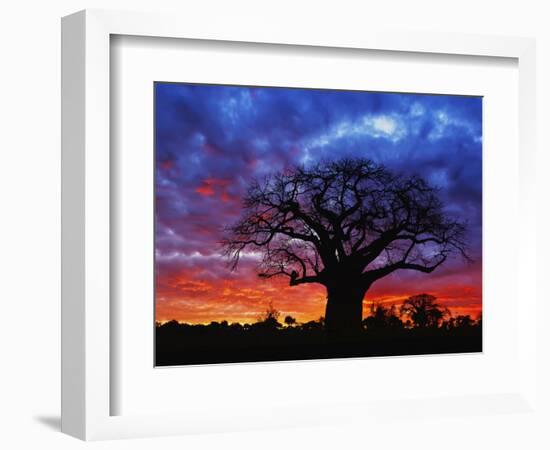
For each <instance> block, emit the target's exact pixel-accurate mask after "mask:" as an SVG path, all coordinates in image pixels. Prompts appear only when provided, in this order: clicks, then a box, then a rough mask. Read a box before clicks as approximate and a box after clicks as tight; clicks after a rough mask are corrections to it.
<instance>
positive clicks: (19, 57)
mask: <svg viewBox="0 0 550 450" xmlns="http://www.w3.org/2000/svg"><path fill="white" fill-rule="evenodd" d="M547 3H548V2H545V1H542V0H541V1H535V0H521V1H520V0H516V1H509V2H503V1H502V0H500V1H499V0H495V1H493V0H486V1H483V2H482V1H479V0H460V1H447V2H445V1H442V0H433V1H432V0H414V1H410V0H402V1H401V0H386V1H383V2H382V1H376V2H375V1H372V0H360V1H347V0H339V1H330V2H326V4H325V3H324V2H321V1H320V0H317V1H311V2H310V1H302V2H298V1H297V0H289V1H283V0H279V1H276V2H275V1H273V2H269V3H267V2H260V1H258V0H256V1H254V0H251V1H247V0H231V1H219V2H216V1H213V0H212V1H210V0H200V1H196V2H195V1H185V0H175V1H170V0H156V1H154V2H153V1H152V0H148V1H144V0H132V1H131V0H110V1H106V0H88V1H81V0H72V1H69V0H53V1H49V2H45V1H38V0H19V1H15V0H11V1H9V2H4V3H3V4H2V8H1V9H0V47H1V51H0V58H1V59H0V61H1V67H0V80H1V82H0V143H1V147H0V198H1V201H2V211H3V214H2V220H0V301H1V302H2V306H3V308H2V310H1V315H0V317H1V318H2V320H1V322H0V349H1V353H0V365H1V370H0V447H1V448H6V449H17V448H45V447H47V448H50V447H51V448H60V449H72V448H81V447H83V446H84V445H86V444H84V443H82V442H80V441H77V440H74V439H72V438H69V437H67V436H65V435H62V434H61V433H59V395H60V389H59V372H60V371H59V359H60V351H59V347H60V333H59V329H60V321H59V317H60V279H59V277H60V270H59V265H60V260H59V244H60V233H59V226H60V220H59V213H60V207H59V204H60V195H59V194H60V182H59V180H60V170H59V166H60V17H61V16H63V15H66V14H69V13H72V12H74V11H77V10H79V9H83V8H90V7H91V8H106V9H109V8H111V9H131V10H142V11H158V10H163V11H179V12H180V13H184V14H193V15H196V17H197V20H204V21H208V20H209V17H211V16H212V15H222V16H226V17H227V20H228V21H235V22H236V26H238V25H237V22H238V20H254V17H267V18H268V20H271V21H274V22H276V23H280V24H281V27H285V26H291V25H295V26H302V27H303V28H305V29H307V27H308V24H311V23H322V24H326V26H327V28H328V27H330V28H332V29H334V28H336V29H337V28H338V27H357V28H359V29H361V28H366V27H369V25H370V24H376V25H378V26H380V24H381V23H384V24H387V26H388V27H389V28H392V29H406V30H425V31H459V32H472V33H480V34H502V35H521V36H532V37H537V39H538V58H539V59H538V64H539V67H538V99H539V104H538V112H539V120H538V122H539V125H538V128H539V136H538V140H539V147H538V148H539V163H538V169H539V175H538V178H539V183H540V185H539V199H538V200H539V201H538V203H539V205H540V207H541V213H540V216H541V217H540V219H541V220H540V223H539V240H540V247H541V251H540V253H539V266H538V268H539V276H540V278H541V279H542V280H544V279H546V277H548V271H549V269H550V266H549V265H548V264H547V263H546V262H545V261H544V259H545V258H543V255H544V254H545V251H546V252H547V251H549V250H550V246H549V238H548V236H545V234H544V231H545V230H548V229H549V218H550V215H549V205H550V201H549V200H548V194H550V177H549V176H548V175H547V173H546V172H547V171H548V170H549V169H550V156H549V153H550V152H549V150H550V133H549V132H548V128H549V124H550V25H549V24H550V11H548V10H546V9H545V8H548V5H547ZM541 284H542V283H541ZM539 289H541V292H542V290H543V289H544V286H540V287H539ZM543 297H544V295H542V296H541V298H543ZM546 297H549V296H548V295H547V294H546ZM549 301H550V299H549ZM542 307H543V308H544V310H543V311H542V313H541V314H539V318H540V325H544V322H543V321H544V320H546V318H548V317H550V314H549V313H548V312H549V311H550V308H549V307H548V306H547V305H546V304H544V305H542ZM548 329H550V326H549V327H543V326H541V327H540V336H541V342H542V344H541V346H540V347H541V348H539V353H540V355H541V358H540V362H541V374H542V376H543V379H542V380H541V381H542V383H541V384H542V385H543V390H542V391H541V400H543V401H544V402H545V404H546V405H549V406H550V396H549V395H548V391H549V390H548V388H546V387H544V384H548V380H550V375H549V374H550V370H549V368H550V367H549V363H548V361H549V359H550V351H549V349H550V345H549V344H550V333H549V331H548ZM405 377H406V375H404V379H405ZM547 409H550V408H548V407H547ZM548 423H550V419H548V417H546V418H545V419H542V418H541V419H540V420H538V421H535V420H533V418H532V417H529V416H517V417H516V416H513V415H502V416H497V417H478V418H457V419H455V420H450V419H440V420H430V421H429V422H427V421H420V420H417V419H415V418H411V419H410V421H409V420H407V421H403V423H402V424H399V425H398V426H396V425H395V424H393V425H391V426H390V425H388V426H386V427H384V426H383V425H382V426H380V425H378V426H377V428H376V430H374V429H372V428H370V427H369V424H365V426H364V427H361V428H360V429H358V428H357V426H356V425H355V426H354V427H342V426H339V427H333V428H328V429H327V428H325V429H315V428H310V429H295V430H281V431H277V432H273V431H271V432H254V433H248V434H242V433H241V434H239V433H234V434H229V435H209V436H190V437H189V436H188V437H180V438H163V439H160V440H139V441H117V442H100V443H94V444H88V445H93V446H94V447H95V448H102V449H104V448H106V449H111V448H113V449H117V448H130V447H131V448H136V449H141V448H151V447H152V446H161V447H164V448H184V447H186V448H192V449H210V448H212V449H214V448H229V449H233V448H242V449H249V448H250V449H252V448H254V449H256V448H262V449H272V448H273V449H275V448H280V447H288V448H300V447H305V446H307V447H309V448H321V449H324V448H327V449H328V448H331V449H332V448H334V447H339V448H344V447H350V446H353V447H361V448H369V447H377V448H404V447H405V446H406V447H408V448H417V447H418V448H425V447H426V445H428V444H432V445H434V447H438V448H445V449H455V448H456V449H458V448H465V447H466V446H472V448H482V446H483V445H487V446H491V448H499V449H507V448H510V449H512V448H528V449H536V448H549V447H550V435H548V434H546V433H545V432H544V427H545V426H547V425H548ZM419 430H420V433H421V434H422V435H423V437H422V438H421V439H420V438H418V437H417V436H418V433H419ZM430 435H432V436H433V437H432V438H430Z"/></svg>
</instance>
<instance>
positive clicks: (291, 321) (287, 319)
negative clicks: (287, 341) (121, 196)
mask: <svg viewBox="0 0 550 450" xmlns="http://www.w3.org/2000/svg"><path fill="white" fill-rule="evenodd" d="M285 324H286V325H287V326H289V327H291V326H293V325H296V319H295V318H294V317H292V316H286V317H285Z"/></svg>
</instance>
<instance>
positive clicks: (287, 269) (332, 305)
mask: <svg viewBox="0 0 550 450" xmlns="http://www.w3.org/2000/svg"><path fill="white" fill-rule="evenodd" d="M464 230H465V228H464V224H462V223H460V222H458V221H456V220H453V219H452V218H451V217H448V216H447V215H446V214H445V212H444V210H443V205H442V203H441V201H440V200H439V198H438V192H437V190H436V189H435V188H433V187H431V186H430V185H429V184H428V183H427V182H426V181H424V180H423V179H422V178H420V177H417V176H411V177H404V176H398V175H395V174H392V173H391V172H390V171H388V170H387V169H386V168H385V167H383V166H381V165H378V164H375V163H374V162H372V161H370V160H367V159H344V160H339V161H335V162H322V163H319V164H317V165H315V166H313V167H308V168H305V167H298V168H293V169H288V170H286V171H284V172H281V173H277V174H274V175H272V176H269V177H267V178H266V179H264V180H263V181H258V180H256V181H253V182H252V183H251V185H250V186H249V189H248V192H247V194H246V196H245V198H244V201H243V212H242V217H241V219H240V221H239V222H238V223H236V224H234V225H233V226H231V227H229V228H228V229H227V230H226V236H225V238H224V241H223V245H224V248H225V252H226V254H227V256H228V257H229V258H230V261H231V264H232V268H233V269H235V268H236V267H237V264H238V262H239V259H240V257H241V255H242V253H243V252H245V251H246V250H247V249H251V250H254V251H258V250H259V251H261V253H262V254H263V258H262V261H261V264H260V268H259V274H258V275H259V276H260V277H263V278H271V277H274V276H286V277H288V278H289V283H290V285H291V286H298V285H301V284H305V283H320V284H322V285H323V286H325V288H326V290H327V303H326V313H325V318H326V329H327V331H329V332H333V333H336V334H338V333H348V332H357V331H360V330H361V326H362V324H361V321H362V302H363V298H364V296H365V293H366V292H367V291H368V289H369V288H370V287H371V286H372V285H373V284H374V283H375V282H376V281H377V280H380V279H382V278H384V277H386V276H388V275H389V274H391V273H393V272H395V271H396V270H415V271H420V272H424V273H430V272H432V271H433V270H435V269H436V268H437V267H439V266H440V265H441V264H443V263H444V262H445V261H446V260H447V259H448V258H449V256H450V255H451V254H453V253H459V254H462V255H463V256H464V257H467V256H466V252H465V249H466V245H465V242H464Z"/></svg>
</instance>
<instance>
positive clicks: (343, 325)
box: [325, 283, 366, 336]
mask: <svg viewBox="0 0 550 450" xmlns="http://www.w3.org/2000/svg"><path fill="white" fill-rule="evenodd" d="M365 292H366V289H365V288H363V287H357V286H354V285H353V284H346V283H341V285H340V286H332V287H327V294H328V295H327V306H326V313H325V327H326V330H327V332H328V333H329V334H330V335H332V336H349V335H353V334H356V333H358V332H360V331H361V329H362V320H363V297H364V296H365Z"/></svg>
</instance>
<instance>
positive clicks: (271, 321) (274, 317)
mask: <svg viewBox="0 0 550 450" xmlns="http://www.w3.org/2000/svg"><path fill="white" fill-rule="evenodd" d="M280 315H281V313H280V312H279V311H278V310H276V309H275V307H274V306H273V303H272V302H269V305H268V307H267V309H266V310H265V312H264V314H263V315H261V316H260V317H259V318H258V322H257V323H256V324H254V325H256V327H258V326H261V327H263V328H270V329H276V328H280V327H282V324H281V323H280V322H279V320H278V319H279V316H280Z"/></svg>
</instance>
